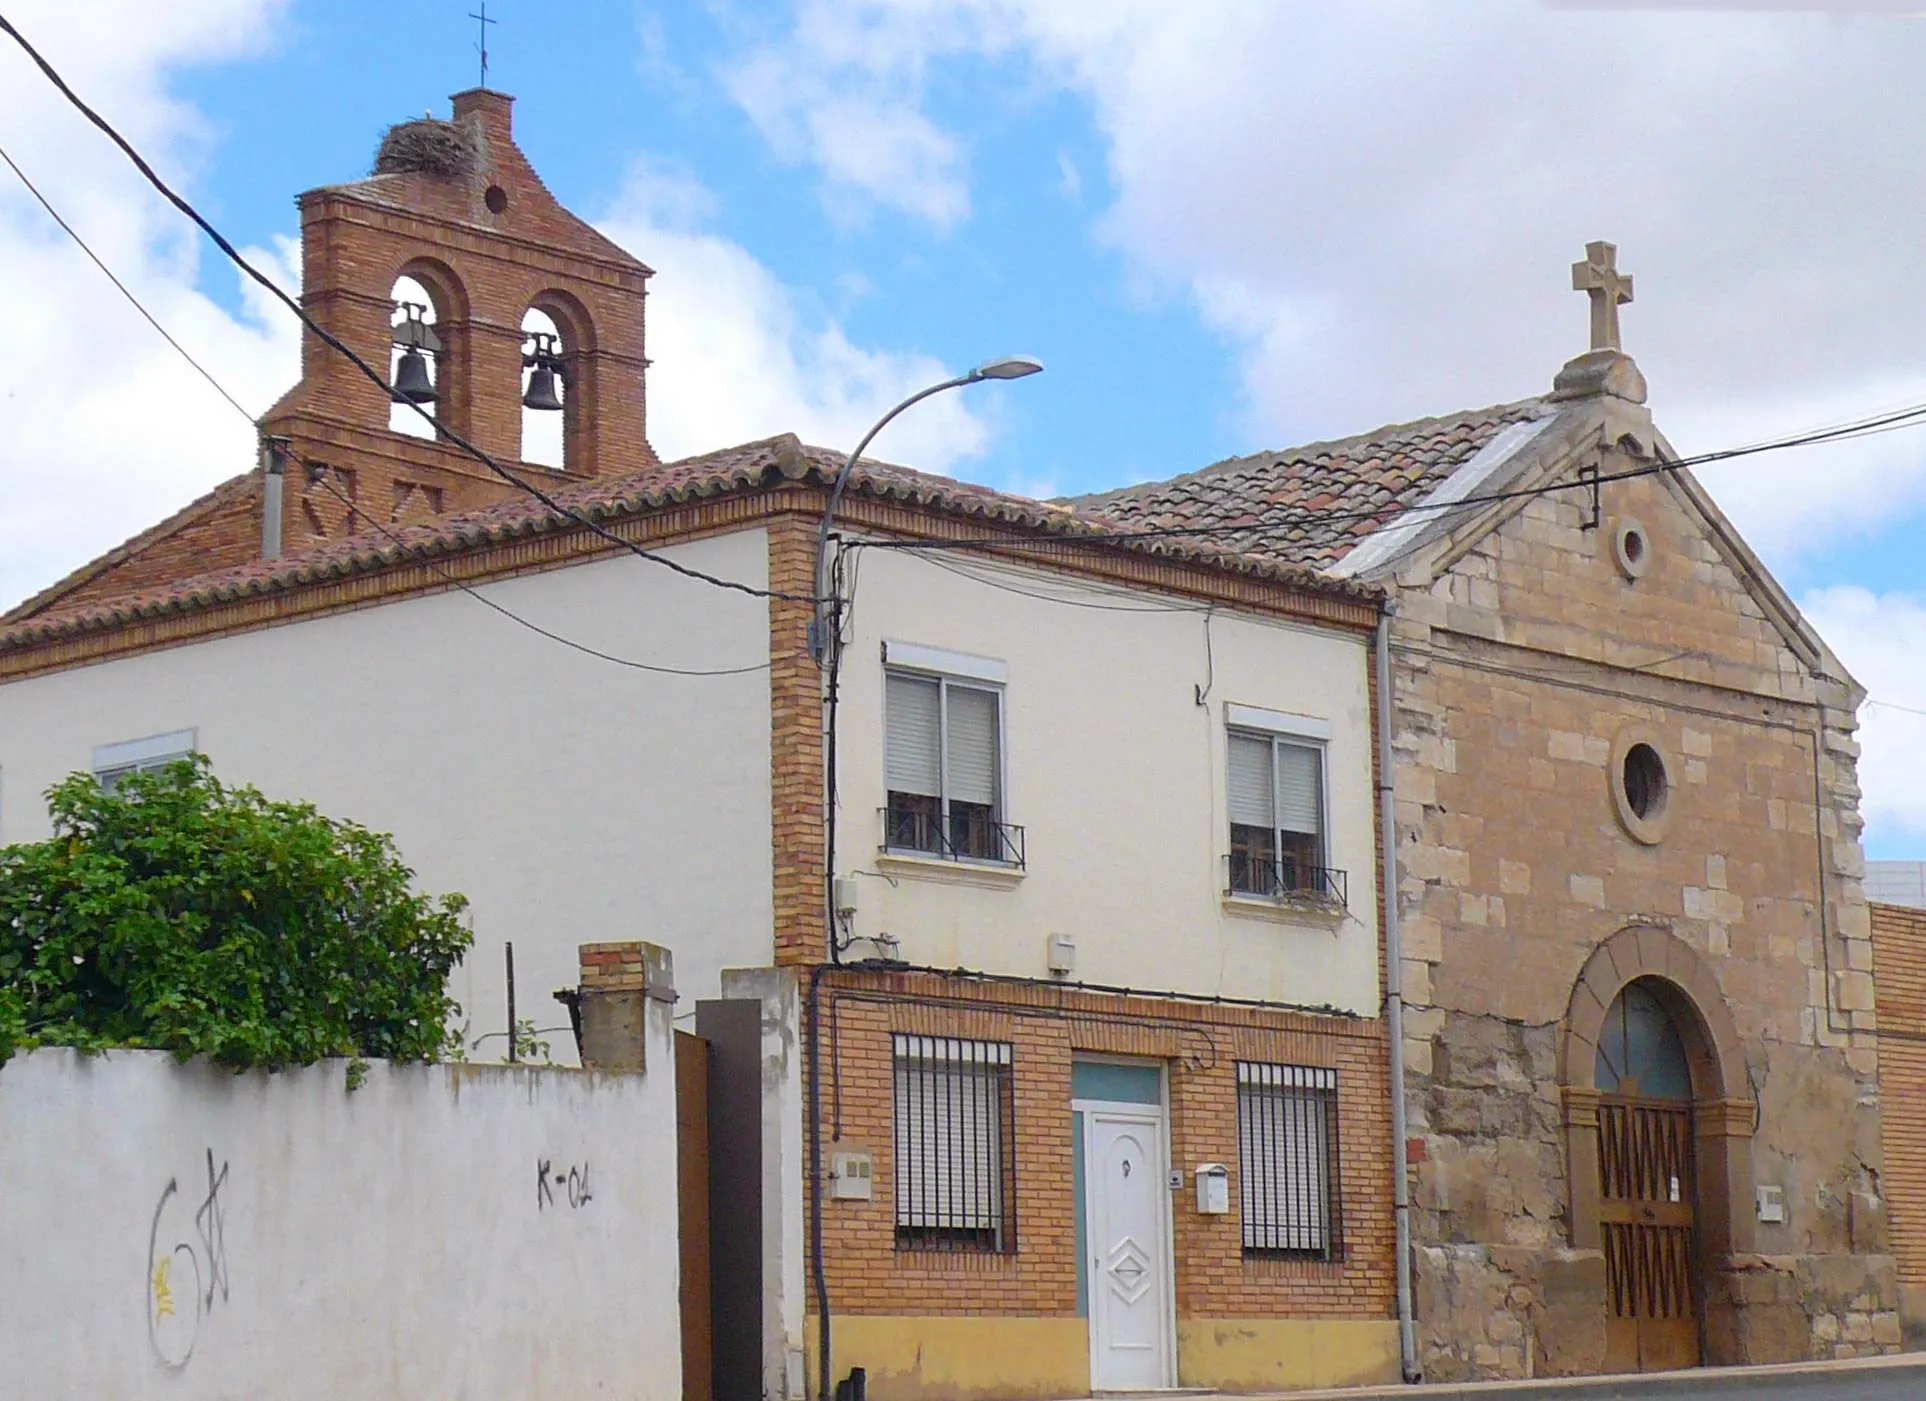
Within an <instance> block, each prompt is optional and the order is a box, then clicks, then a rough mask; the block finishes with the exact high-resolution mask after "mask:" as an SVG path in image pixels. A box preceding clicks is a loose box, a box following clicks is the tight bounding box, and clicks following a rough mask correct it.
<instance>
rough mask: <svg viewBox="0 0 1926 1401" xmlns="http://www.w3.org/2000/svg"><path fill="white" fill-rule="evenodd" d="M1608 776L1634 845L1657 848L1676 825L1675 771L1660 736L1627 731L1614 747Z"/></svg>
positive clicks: (1640, 729) (1646, 729) (1639, 730)
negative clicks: (1673, 820)
mask: <svg viewBox="0 0 1926 1401" xmlns="http://www.w3.org/2000/svg"><path fill="white" fill-rule="evenodd" d="M1607 772H1608V776H1609V778H1610V781H1611V787H1612V806H1613V807H1614V808H1615V809H1616V810H1617V812H1618V820H1619V824H1620V825H1621V826H1623V827H1624V828H1625V831H1626V833H1627V835H1629V836H1630V837H1631V838H1632V839H1633V840H1634V841H1638V842H1642V843H1644V844H1645V845H1646V846H1654V845H1656V844H1658V843H1659V842H1660V841H1663V840H1664V838H1665V832H1666V829H1667V828H1668V827H1670V826H1671V821H1672V807H1673V803H1672V770H1671V765H1670V763H1669V762H1668V761H1667V760H1666V757H1665V749H1664V746H1663V745H1662V744H1661V743H1660V741H1659V738H1658V735H1657V733H1656V732H1655V731H1653V730H1652V729H1651V728H1650V727H1648V726H1645V725H1632V726H1628V727H1626V729H1625V730H1624V731H1622V732H1621V733H1620V735H1619V737H1618V741H1617V743H1615V744H1614V745H1613V746H1612V758H1611V767H1610V768H1609V770H1608V771H1607Z"/></svg>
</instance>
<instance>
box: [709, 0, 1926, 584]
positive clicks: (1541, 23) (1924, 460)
mask: <svg viewBox="0 0 1926 1401" xmlns="http://www.w3.org/2000/svg"><path fill="white" fill-rule="evenodd" d="M1012 52H1020V53H1021V55H1023V57H1024V58H1025V59H1026V60H1027V63H1028V66H1029V69H1030V71H1031V77H1032V78H1033V79H1035V78H1041V80H1042V81H1044V82H1046V83H1050V84H1054V85H1056V86H1057V87H1060V88H1063V89H1067V90H1069V91H1072V92H1075V93H1077V94H1079V95H1081V96H1082V97H1083V98H1084V99H1085V100H1086V101H1087V102H1088V104H1089V108H1090V111H1091V113H1092V115H1093V118H1094V121H1095V123H1096V125H1097V127H1098V129H1099V131H1100V132H1101V134H1102V136H1103V137H1104V139H1105V140H1106V141H1107V143H1108V152H1109V163H1110V169H1109V172H1108V180H1107V181H1106V182H1105V183H1106V185H1107V187H1108V188H1109V189H1110V190H1112V191H1114V201H1113V203H1112V204H1111V206H1110V207H1109V208H1108V210H1107V211H1106V212H1105V213H1104V214H1103V215H1102V218H1101V228H1102V231H1103V234H1104V236H1105V237H1106V238H1107V239H1109V240H1110V241H1111V242H1113V243H1114V244H1115V245H1116V246H1117V247H1118V248H1119V249H1121V250H1122V251H1123V252H1124V253H1125V254H1126V255H1127V256H1128V258H1129V260H1130V264H1131V267H1132V269H1133V274H1134V275H1135V276H1136V277H1138V278H1140V279H1141V281H1142V284H1143V285H1144V286H1147V287H1149V288H1151V289H1153V290H1154V289H1158V288H1161V289H1163V291H1164V292H1165V293H1166V294H1169V295H1177V296H1182V297H1187V298H1189V299H1190V300H1191V301H1192V302H1193V304H1194V305H1195V306H1196V308H1197V309H1198V312H1199V314H1200V315H1201V317H1202V319H1203V320H1204V321H1205V322H1206V323H1207V324H1208V325H1209V326H1211V327H1213V328H1215V329H1216V330H1217V331H1218V332H1219V333H1220V334H1221V335H1222V336H1223V337H1225V338H1226V340H1227V341H1229V342H1230V343H1231V344H1232V345H1233V346H1235V347H1236V349H1237V351H1238V354H1239V356H1240V359H1241V363H1242V369H1243V382H1244V390H1245V396H1246V400H1247V406H1248V423H1247V425H1246V431H1247V432H1248V434H1249V436H1250V439H1251V445H1252V446H1253V447H1254V446H1257V445H1258V444H1260V443H1265V444H1278V445H1281V444H1284V443H1287V442H1292V441H1303V440H1306V439H1311V438H1316V437H1323V436H1327V435H1331V434H1338V433H1347V432H1354V431H1358V430H1360V429H1363V428H1366V427H1369V426H1371V425H1373V424H1376V423H1380V422H1385V421H1390V420H1397V419H1404V418H1413V417H1418V416H1421V415H1423V414H1427V413H1433V412H1440V411H1445V410H1449V409H1453V408H1458V407H1464V406H1468V405H1474V404H1484V403H1490V402H1493V401H1496V400H1502V399H1507V398H1514V397H1520V396H1523V395H1527V394H1533V393H1537V392H1541V391H1543V390H1544V389H1546V388H1548V387H1549V385H1550V381H1551V377H1552V374H1553V373H1554V371H1555V370H1556V369H1557V367H1558V365H1559V364H1560V363H1561V362H1562V361H1563V360H1564V359H1566V358H1567V357H1569V356H1570V355H1572V354H1574V353H1576V352H1578V351H1580V350H1582V349H1583V348H1584V338H1585V328H1586V314H1585V305H1584V301H1583V299H1582V298H1580V297H1578V296H1577V295H1576V294H1574V293H1573V292H1571V291H1570V290H1569V285H1568V281H1567V272H1566V268H1567V265H1568V264H1569V263H1570V262H1571V261H1572V260H1573V259H1575V258H1577V257H1578V256H1580V255H1581V253H1582V248H1583V245H1584V243H1585V242H1586V241H1587V240H1588V239H1593V238H1601V237H1603V238H1608V239H1612V240H1615V241H1617V242H1618V243H1619V244H1620V245H1621V264H1622V265H1623V266H1624V267H1626V268H1627V269H1629V270H1630V271H1632V272H1633V273H1635V274H1636V276H1637V278H1638V288H1639V301H1638V302H1637V304H1636V305H1635V306H1633V307H1631V308H1629V309H1628V310H1627V312H1626V313H1625V326H1626V338H1627V343H1628V346H1629V348H1630V349H1631V350H1632V351H1633V352H1634V353H1635V354H1636V355H1637V356H1638V358H1639V360H1640V363H1641V365H1642V366H1643V367H1644V369H1645V371H1646V373H1647V375H1648V377H1649V378H1650V380H1651V382H1652V385H1653V391H1654V406H1655V409H1656V410H1657V411H1658V412H1659V414H1660V418H1661V423H1662V424H1666V425H1670V426H1671V427H1672V428H1673V429H1674V430H1675V431H1674V433H1673V436H1674V437H1675V438H1677V439H1679V440H1680V442H1681V446H1683V447H1688V448H1704V447H1716V446H1724V445H1726V444H1727V443H1729V442H1731V441H1732V440H1733V439H1735V438H1736V439H1739V440H1751V439H1756V438H1759V437H1762V436H1764V435H1765V433H1766V431H1767V430H1768V429H1769V428H1776V427H1780V426H1805V425H1808V424H1810V423H1813V422H1818V421H1824V420H1826V419H1827V418H1829V417H1835V416H1838V415H1839V413H1840V412H1841V410H1842V407H1844V406H1849V405H1853V404H1857V403H1861V402H1869V401H1877V400H1879V399H1881V398H1885V397H1892V396H1894V395H1898V396H1900V397H1906V396H1908V395H1910V396H1911V397H1913V398H1915V399H1917V398H1922V397H1926V393H1922V387H1923V386H1926V354H1922V352H1921V349H1920V345H1919V336H1918V327H1917V316H1916V315H1915V313H1914V311H1913V308H1915V307H1916V306H1917V305H1919V303H1920V302H1921V300H1922V298H1926V263H1922V262H1921V260H1920V259H1919V258H1918V256H1917V254H1916V252H1915V245H1916V243H1917V239H1916V238H1915V237H1914V233H1915V231H1916V230H1917V229H1918V228H1920V227H1921V226H1922V225H1923V224H1926V146H1922V145H1921V144H1920V143H1918V142H1909V141H1904V140H1900V139H1896V138H1895V136H1894V133H1895V132H1906V131H1915V130H1918V129H1920V128H1921V127H1922V126H1926V89H1921V88H1920V86H1919V84H1918V83H1917V81H1916V75H1917V73H1918V71H1919V69H1920V67H1921V64H1922V61H1926V26H1922V25H1918V24H1907V23H1901V22H1899V21H1897V20H1894V19H1890V18H1878V17H1861V18H1858V19H1854V20H1846V21H1840V20H1836V19H1834V18H1830V17H1827V16H1823V15H1814V14H1787V13H1776V14H1738V13H1731V12H1726V13H1719V14H1680V13H1636V12H1626V11H1623V10H1614V11H1613V12H1611V13H1582V12H1581V13H1572V12H1552V11H1546V10H1544V9H1542V8H1539V7H1535V6H1532V5H1530V4H1528V3H1526V0H1493V2H1492V3H1486V4H1481V5H1476V6H1472V5H1448V6H1445V5H1436V4H1421V3H1418V0H1376V2H1375V3H1360V4H1353V5H1343V6H1338V5H1279V4H1275V3H1265V2H1264V0H1225V3H1216V4H1194V5H1170V4H1167V3H1161V2H1159V3H1152V0H1115V3H1111V4H1106V5H1102V6H1096V5H1090V4H1088V3H1084V2H1083V0H853V2H852V0H835V2H834V3H832V0H805V3H803V4H802V5H801V7H800V9H799V11H798V16H797V18H796V20H795V22H794V25H793V27H792V28H791V29H790V30H789V31H788V32H787V33H786V34H785V35H784V36H782V38H781V39H779V40H768V39H766V38H765V39H763V40H761V41H759V45H758V47H757V48H756V49H755V51H754V53H753V56H752V58H750V59H748V60H745V63H744V64H743V66H742V67H741V68H740V69H739V81H738V83H737V87H736V90H737V93H738V96H739V97H740V98H741V99H742V100H743V101H744V103H745V106H747V107H748V108H749V110H750V111H751V113H752V115H755V116H756V117H757V119H758V120H759V121H761V122H762V123H763V125H764V129H765V130H767V131H769V132H770V133H771V135H772V139H774V140H775V141H776V142H777V146H778V149H779V150H781V151H784V152H785V153H789V154H792V155H800V156H802V157H805V158H808V159H813V160H815V161H816V162H818V163H819V164H820V166H821V167H822V170H823V174H824V178H825V183H826V185H827V186H828V187H829V189H830V190H831V191H832V192H835V193H838V194H839V195H840V196H842V197H848V196H849V195H851V194H852V192H853V193H856V194H862V195H865V196H866V197H867V198H869V199H871V200H873V201H875V202H877V203H879V204H884V205H894V206H896V207H899V208H904V209H908V210H910V211H911V212H916V211H917V210H918V209H919V207H920V206H921V205H924V204H930V205H931V207H932V208H935V207H939V206H940V208H941V209H942V210H943V211H947V212H946V213H944V214H943V215H942V216H941V217H938V216H937V215H935V214H926V217H929V218H930V219H931V222H932V223H935V224H937V225H939V226H944V225H945V223H946V220H953V219H955V218H956V217H959V216H958V215H956V214H955V213H954V212H953V211H955V210H958V209H965V208H967V202H968V191H967V189H964V188H961V184H962V182H963V181H964V180H965V178H966V176H967V171H966V169H965V166H964V163H963V162H962V160H961V158H960V157H957V158H956V159H954V160H950V161H948V162H947V163H946V162H943V161H930V162H926V163H925V164H924V165H922V166H919V167H916V168H915V169H914V170H913V172H912V176H911V178H907V179H900V178H899V176H900V172H899V171H898V170H897V169H896V167H895V166H893V165H892V164H891V163H890V161H889V160H885V159H882V158H880V157H878V158H876V159H873V160H870V161H869V163H867V164H865V163H864V158H865V153H864V152H862V151H861V150H857V149H845V148H838V147H836V146H835V145H834V144H833V143H831V142H829V141H828V140H827V139H825V138H823V137H822V135H821V134H820V133H819V132H816V130H815V127H814V126H813V125H812V123H813V122H814V121H815V119H816V114H817V113H818V112H819V111H827V110H828V106H829V104H831V103H833V102H835V101H840V100H841V99H840V97H839V96H838V95H839V94H841V93H843V92H845V91H847V90H854V91H855V92H857V93H859V94H861V100H862V101H863V102H865V103H867V104H869V108H870V112H871V114H870V116H869V118H868V120H869V121H870V123H871V125H872V127H873V128H874V129H877V130H881V131H884V132H891V133H895V132H915V133H918V135H917V136H916V138H915V139H916V141H917V142H919V143H924V142H932V139H931V138H930V137H929V136H928V135H927V128H928V126H929V124H930V122H931V121H932V118H931V116H930V110H929V109H930V107H931V103H930V101H929V99H928V96H927V95H928V93H929V92H930V91H931V90H933V89H934V88H935V87H936V80H935V76H933V72H932V70H933V69H934V68H935V67H936V66H937V65H938V64H940V63H942V62H945V61H949V60H954V59H958V58H968V59H971V60H978V61H980V60H981V59H982V58H983V57H985V56H989V57H996V56H1000V55H1007V54H1010V53H1012ZM750 75H755V77H756V78H757V79H758V81H757V82H756V83H754V84H751V82H750ZM777 76H781V77H783V78H785V79H787V80H789V81H787V82H786V83H783V84H780V85H778V84H776V83H775V82H774V81H773V80H774V78H775V77H777ZM772 92H773V93H775V94H776V95H774V96H772V95H771V93H772ZM772 110H775V111H777V112H779V114H780V120H777V119H775V118H772V117H771V116H770V115H769V114H770V112H771V111H772ZM811 133H815V134H814V135H813V136H812V135H811ZM938 135H939V136H943V135H946V134H945V133H942V132H940V131H939V132H938ZM947 139H948V141H949V142H950V145H949V146H948V147H941V149H944V150H946V151H948V152H950V153H952V154H954V153H955V152H956V151H958V150H960V149H961V137H960V136H958V135H956V134H947ZM938 144H939V143H933V142H932V145H933V146H935V145H938ZM931 191H941V198H940V200H935V197H934V196H933V195H932V194H931V193H930V192H931ZM932 201H934V203H932ZM1915 376H1917V377H1915ZM1920 438H1921V440H1922V443H1923V444H1926V434H1921V435H1920ZM1907 442H1908V439H1907V435H1904V434H1901V435H1895V436H1894V437H1892V438H1888V439H1883V440H1882V439H1872V440H1868V441H1867V442H1864V443H1860V444H1856V445H1853V446H1849V447H1838V448H1834V449H1831V450H1830V452H1829V454H1828V455H1826V456H1824V457H1818V456H1807V455H1799V456H1793V457H1788V458H1786V459H1783V462H1784V463H1785V464H1786V465H1784V466H1780V465H1778V464H1776V463H1775V464H1774V465H1773V466H1771V467H1770V468H1767V467H1764V466H1763V465H1760V466H1759V467H1758V468H1757V469H1756V470H1749V471H1746V472H1740V471H1739V470H1738V469H1736V468H1734V469H1732V470H1731V471H1728V472H1725V473H1722V474H1719V475H1718V476H1717V478H1716V480H1717V484H1718V490H1719V491H1720V494H1721V497H1722V499H1723V500H1725V502H1726V504H1727V505H1728V506H1729V507H1730V508H1731V509H1732V511H1733V514H1734V515H1735V517H1737V518H1738V519H1740V520H1741V521H1742V522H1744V523H1747V524H1748V525H1751V526H1752V527H1754V528H1757V529H1759V530H1760V531H1761V532H1762V533H1763V534H1764V535H1765V536H1766V537H1767V539H1768V541H1769V548H1771V549H1773V550H1776V551H1796V550H1798V549H1801V548H1804V547H1806V546H1809V545H1817V544H1820V543H1824V542H1825V541H1826V540H1827V539H1828V538H1833V539H1836V538H1837V537H1838V536H1839V534H1841V533H1842V532H1843V533H1850V532H1852V531H1854V530H1857V529H1861V528H1863V527H1864V526H1865V524H1866V523H1867V522H1868V521H1869V520H1872V519H1875V518H1876V517H1877V516H1878V514H1879V513H1880V512H1882V511H1885V510H1888V509H1889V508H1890V501H1891V499H1893V498H1894V497H1895V496H1898V497H1902V498H1904V499H1908V500H1917V499H1919V497H1920V495H1921V494H1926V445H1922V446H1921V448H1920V449H1919V450H1918V451H1912V450H1909V448H1908V446H1907ZM1764 461H1765V460H1764V459H1760V460H1759V462H1760V463H1761V464H1763V462H1764ZM1195 465H1197V464H1192V463H1172V464H1170V466H1171V469H1172V470H1173V471H1174V470H1179V469H1182V468H1185V467H1190V466H1195ZM1842 497H1845V498H1849V499H1841V498H1842ZM1795 525H1796V526H1797V527H1798V528H1797V529H1794V528H1793V527H1794V526H1795ZM1780 557H1781V558H1784V557H1785V556H1784V555H1783V554H1781V555H1780Z"/></svg>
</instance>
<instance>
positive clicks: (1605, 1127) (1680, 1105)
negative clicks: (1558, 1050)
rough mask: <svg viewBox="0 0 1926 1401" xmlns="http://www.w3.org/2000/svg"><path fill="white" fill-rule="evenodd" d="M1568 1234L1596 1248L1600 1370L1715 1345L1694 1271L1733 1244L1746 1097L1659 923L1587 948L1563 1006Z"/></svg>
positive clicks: (1700, 992) (1697, 989)
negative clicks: (1600, 1265) (1589, 952)
mask: <svg viewBox="0 0 1926 1401" xmlns="http://www.w3.org/2000/svg"><path fill="white" fill-rule="evenodd" d="M1561 1079H1562V1081H1563V1085H1564V1100H1565V1128H1566V1148H1567V1168H1568V1173H1569V1182H1568V1186H1569V1190H1570V1202H1571V1222H1570V1224H1571V1234H1572V1244H1573V1245H1574V1246H1576V1247H1578V1248H1580V1249H1595V1250H1598V1251H1599V1252H1600V1253H1601V1254H1602V1255H1603V1256H1604V1265H1605V1270H1604V1275H1605V1278H1604V1285H1605V1298H1604V1300H1603V1303H1604V1313H1605V1317H1604V1339H1603V1342H1604V1356H1603V1359H1602V1362H1603V1368H1604V1370H1606V1371H1623V1372H1632V1371H1660V1370H1668V1369H1672V1368H1678V1367H1693V1366H1698V1365H1700V1364H1701V1363H1703V1362H1706V1361H1712V1362H1724V1361H1734V1360H1738V1359H1736V1358H1729V1357H1724V1356H1721V1355H1719V1353H1720V1352H1721V1351H1723V1350H1724V1345H1723V1344H1722V1343H1721V1344H1718V1345H1709V1340H1710V1339H1712V1338H1714V1337H1717V1338H1721V1339H1723V1338H1729V1336H1730V1332H1731V1330H1729V1329H1724V1328H1718V1329H1708V1323H1707V1315H1708V1305H1709V1302H1710V1300H1709V1294H1708V1290H1707V1281H1708V1278H1709V1274H1710V1271H1711V1269H1712V1268H1713V1267H1714V1266H1715V1265H1716V1263H1717V1262H1719V1261H1721V1260H1722V1259H1724V1258H1725V1257H1727V1256H1729V1255H1731V1254H1732V1253H1733V1252H1735V1251H1740V1250H1744V1249H1746V1248H1748V1247H1749V1245H1750V1243H1751V1241H1750V1222H1751V1215H1750V1210H1749V1207H1750V1202H1749V1200H1747V1199H1748V1198H1749V1194H1750V1192H1751V1180H1752V1174H1751V1135H1752V1127H1753V1113H1754V1107H1753V1105H1752V1104H1751V1103H1750V1102H1749V1101H1747V1100H1745V1099H1742V1098H1738V1097H1736V1096H1734V1094H1733V1089H1734V1087H1740V1086H1743V1085H1745V1083H1746V1081H1745V1077H1744V1071H1743V1061H1742V1059H1741V1051H1740V1045H1739V1041H1738V1034H1737V1029H1736V1027H1735V1026H1734V1024H1733V1022H1732V1017H1731V1013H1730V1012H1729V1011H1728V1010H1727V1008H1726V1005H1725V1000H1724V997H1723V995H1722V994H1721V993H1720V991H1719V987H1718V984H1717V981H1716V980H1715V979H1714V977H1713V975H1712V972H1711V969H1710V968H1709V967H1708V966H1707V965H1706V964H1705V962H1704V961H1703V960H1702V959H1701V958H1700V957H1699V955H1698V954H1697V953H1696V952H1694V951H1693V950H1692V948H1691V947H1690V946H1689V945H1687V944H1686V943H1684V942H1683V941H1682V940H1679V939H1677V938H1676V937H1674V936H1673V935H1672V934H1670V933H1668V932H1666V931H1664V930H1662V929H1655V928H1640V929H1628V930H1622V931H1620V933H1618V934H1617V935H1614V936H1613V937H1612V938H1611V939H1608V940H1607V941H1606V942H1605V943H1604V944H1603V945H1601V946H1600V947H1599V949H1598V950H1597V951H1596V952H1595V953H1594V954H1593V956H1592V958H1591V960H1590V961H1589V962H1588V963H1587V964H1586V966H1585V969H1584V971H1583V972H1582V973H1581V974H1580V976H1579V979H1578V982H1577V984H1576V986H1575V987H1574V989H1573V992H1572V1000H1571V1006H1570V1009H1569V1011H1568V1014H1567V1018H1566V1027H1565V1041H1564V1054H1563V1064H1562V1067H1561Z"/></svg>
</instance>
